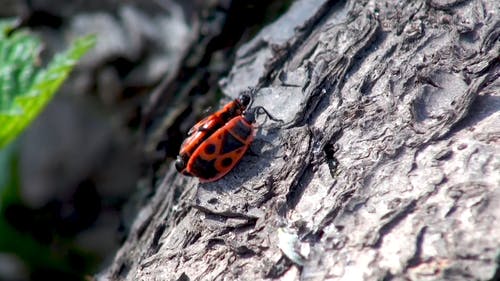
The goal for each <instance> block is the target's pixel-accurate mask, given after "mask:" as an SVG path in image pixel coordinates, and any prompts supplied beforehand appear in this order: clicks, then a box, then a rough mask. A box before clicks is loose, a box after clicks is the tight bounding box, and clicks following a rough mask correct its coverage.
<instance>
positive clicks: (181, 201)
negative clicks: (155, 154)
mask: <svg viewBox="0 0 500 281" xmlns="http://www.w3.org/2000/svg"><path fill="white" fill-rule="evenodd" d="M499 13H500V8H499V4H498V2H497V1H496V0H476V1H460V0H458V1H452V0H448V1H444V0H428V1H422V0H420V1H406V2H405V1H392V0H385V1H347V2H338V1H321V0H315V1H313V0H304V1H297V2H295V3H294V4H293V5H292V6H291V7H290V9H289V10H288V11H287V12H286V13H285V14H284V15H283V16H282V17H281V18H280V19H279V20H277V21H276V22H274V23H272V24H271V25H269V26H267V27H265V28H264V29H263V30H262V31H261V32H260V34H258V35H257V36H256V37H255V38H254V39H253V40H252V41H251V42H249V43H248V44H246V45H245V46H244V47H242V48H241V49H240V50H239V52H238V55H237V60H236V63H235V65H234V67H233V69H232V71H231V73H230V74H229V75H228V77H227V78H226V79H225V80H224V81H223V82H222V87H223V89H224V90H225V92H226V93H228V94H229V95H230V96H233V97H234V96H236V95H237V94H238V92H239V91H241V90H243V89H246V88H247V87H256V88H258V89H260V90H259V91H258V93H257V95H256V97H255V103H256V104H259V105H264V106H265V107H266V108H267V109H268V111H270V112H271V113H272V114H274V115H275V116H276V117H278V118H282V119H284V120H285V122H287V123H288V124H287V125H286V126H284V127H279V126H278V125H279V124H276V123H274V122H272V121H271V120H265V118H260V119H259V120H258V124H260V125H261V126H260V128H259V131H258V134H257V137H256V140H255V142H254V144H253V145H252V151H253V152H254V154H248V155H246V156H245V157H244V158H243V160H242V161H241V163H240V164H239V165H238V166H237V168H235V169H234V170H233V171H232V172H231V173H230V174H228V175H227V176H226V177H224V178H223V179H222V180H219V181H217V182H214V183H207V184H200V183H199V182H198V180H197V179H193V178H186V177H183V176H181V175H179V174H178V173H176V172H175V171H174V170H175V169H174V168H173V166H172V167H171V169H170V171H169V172H168V173H167V174H166V176H165V179H164V180H163V182H162V184H161V185H160V186H159V187H158V190H157V192H156V194H155V195H154V197H153V198H152V199H151V201H150V202H149V204H148V205H147V206H146V207H145V208H144V209H142V211H141V212H140V213H139V214H138V217H137V219H136V221H135V223H134V225H133V228H132V230H131V233H130V235H129V236H128V239H127V240H126V242H125V243H124V245H123V246H122V248H121V250H120V251H119V252H118V253H117V255H116V257H115V260H114V261H113V263H112V264H111V266H110V267H109V268H108V269H107V270H106V271H104V272H103V273H101V274H100V275H99V276H98V278H99V279H103V280H105V279H111V280H237V279H238V280H259V279H264V278H276V279H279V278H282V279H285V278H286V279H287V280H299V279H300V280H326V279H328V280H488V279H492V278H499V274H500V273H499V272H500V271H499V269H498V260H497V259H498V256H499V252H500V250H499V249H500V228H499V225H500V188H499V187H500V186H499V185H500V153H499V150H500V147H499V145H500V142H499V139H500V128H499V124H500V113H499V109H500V94H499V92H500V79H499V76H500V64H499V58H498V56H499V53H500V41H499V39H500V38H499V37H500V15H499ZM278 229H279V230H283V231H285V232H293V233H296V234H297V237H298V240H297V241H296V242H297V243H298V245H299V246H300V249H301V251H300V253H302V254H303V255H305V256H306V259H305V261H304V263H303V265H297V264H296V262H299V263H300V261H297V260H296V259H294V258H293V257H292V259H289V258H287V257H285V256H284V255H283V251H282V250H281V249H280V247H279V243H278V234H277V233H278ZM280 245H281V244H280ZM281 248H283V247H281ZM292 260H295V262H293V261H292Z"/></svg>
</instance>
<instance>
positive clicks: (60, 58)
mask: <svg viewBox="0 0 500 281" xmlns="http://www.w3.org/2000/svg"><path fill="white" fill-rule="evenodd" d="M11 26H12V22H7V23H6V22H0V148H2V147H4V146H5V145H6V144H7V143H9V142H10V141H11V140H13V139H14V138H15V137H16V136H17V135H19V133H21V132H22V130H24V129H25V128H26V127H27V126H28V125H29V124H30V123H31V122H32V121H33V120H34V118H35V117H36V116H37V115H38V114H39V113H40V112H41V111H42V110H43V108H44V107H45V106H46V105H47V103H48V102H49V101H50V100H51V98H52V97H53V96H54V94H55V93H56V91H57V89H59V87H60V86H61V84H62V83H63V82H64V80H65V79H66V78H67V77H68V75H69V73H70V72H71V70H72V69H73V67H74V66H75V64H76V63H77V62H78V60H79V59H80V58H81V57H82V56H83V55H84V54H85V53H86V52H87V51H88V50H89V49H90V48H92V47H93V46H94V44H95V36H92V35H88V36H84V37H82V38H79V39H77V40H76V41H75V42H73V44H72V45H71V46H70V48H69V49H68V50H67V51H65V52H63V53H61V54H58V55H56V56H55V57H54V58H53V60H52V61H51V62H50V63H49V64H48V65H47V67H45V68H42V67H41V66H40V61H39V60H40V59H39V57H38V54H39V53H40V50H41V46H42V45H41V43H40V40H39V39H38V38H36V37H34V36H32V35H30V34H29V33H27V32H25V31H22V30H21V31H14V32H13V33H12V34H9V32H10V31H11V30H12V27H11Z"/></svg>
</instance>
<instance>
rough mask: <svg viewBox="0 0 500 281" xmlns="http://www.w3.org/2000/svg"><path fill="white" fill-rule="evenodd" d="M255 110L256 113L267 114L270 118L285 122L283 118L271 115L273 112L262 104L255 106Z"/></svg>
mask: <svg viewBox="0 0 500 281" xmlns="http://www.w3.org/2000/svg"><path fill="white" fill-rule="evenodd" d="M254 110H255V114H265V115H267V117H269V119H271V120H273V121H275V122H280V123H284V121H283V120H281V119H278V118H276V117H274V116H273V115H271V113H269V112H268V111H267V110H266V109H265V108H264V107H262V106H256V107H254Z"/></svg>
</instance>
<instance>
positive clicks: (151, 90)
mask: <svg viewBox="0 0 500 281" xmlns="http://www.w3.org/2000/svg"><path fill="white" fill-rule="evenodd" d="M289 2H290V1H264V0H262V1H249V0H247V1H243V0H240V1H229V0H226V1H222V0H221V1H217V0H213V1H201V0H199V1H167V0H156V1H140V0H136V1H133V0H129V1H126V0H99V1H97V0H77V1H63V0H29V1H28V0H26V1H20V0H0V7H1V8H0V17H2V18H13V17H15V18H17V19H19V20H20V21H21V22H22V25H23V26H24V27H26V28H28V29H30V30H31V31H32V32H34V33H35V34H37V35H38V36H39V37H40V38H41V39H42V41H43V42H44V46H45V49H44V51H43V52H42V54H41V55H42V59H45V58H49V57H52V56H53V55H54V54H55V53H57V52H60V51H61V50H64V49H66V48H67V47H68V45H69V43H70V42H71V41H73V40H74V39H75V38H77V37H79V36H83V35H85V34H89V33H93V34H96V35H97V44H96V46H95V47H94V49H93V50H91V51H90V52H89V53H88V54H87V55H86V56H85V57H84V59H83V60H82V61H81V63H80V64H79V65H78V67H77V68H76V69H75V71H74V72H73V73H72V75H71V77H70V78H69V79H68V80H67V81H66V82H65V84H64V86H63V87H62V88H61V89H60V91H59V92H58V94H57V95H56V97H55V99H54V100H53V101H52V102H51V103H50V104H49V105H48V107H47V108H46V110H45V111H44V112H43V113H42V114H41V115H40V116H39V117H38V119H37V120H36V121H35V122H34V123H33V124H32V126H31V127H30V128H29V129H28V130H27V131H25V132H24V133H23V135H22V136H21V138H20V140H18V142H17V144H16V145H15V146H16V149H19V153H18V154H17V158H16V159H14V163H15V167H17V168H16V169H17V171H16V172H17V173H18V174H19V179H17V184H18V188H19V190H20V194H21V200H20V201H19V202H18V203H15V204H10V205H8V206H4V207H5V208H3V209H4V210H5V211H4V212H3V213H2V214H0V215H1V216H4V218H5V221H7V222H8V225H4V226H2V225H0V233H14V234H15V235H11V236H12V237H9V236H8V235H3V237H0V280H84V279H91V276H92V275H93V274H94V273H96V272H98V271H99V270H101V269H102V268H103V267H105V266H106V264H107V263H108V262H109V261H110V260H111V259H112V258H113V255H114V252H115V251H116V249H117V248H118V247H119V245H120V242H121V241H123V239H124V237H125V236H126V234H127V228H128V226H129V225H130V224H131V222H132V220H133V219H134V216H135V214H136V213H137V210H138V209H139V208H140V207H141V205H142V204H143V202H145V200H147V199H148V198H149V197H150V196H151V194H152V193H153V192H154V189H155V186H156V184H157V183H158V181H159V180H161V177H162V174H163V173H164V172H165V170H166V169H168V167H169V165H170V162H171V160H172V159H173V158H174V157H175V156H176V153H177V151H178V149H179V145H180V143H181V142H182V140H183V137H184V136H185V134H186V131H187V130H188V129H189V128H190V126H191V125H192V124H193V123H194V122H195V121H196V120H197V119H199V118H200V117H201V116H202V115H203V113H204V110H205V109H206V108H208V107H210V106H212V107H217V104H218V101H219V99H220V98H221V97H222V94H221V93H220V90H219V88H218V81H219V79H220V78H222V77H224V75H225V74H227V72H228V71H229V69H230V67H231V63H232V60H233V58H234V55H235V52H236V50H237V48H238V46H240V45H241V44H242V43H244V42H245V41H248V40H249V39H251V38H252V36H253V35H255V33H256V32H258V31H259V30H260V28H261V27H262V26H263V25H265V24H266V23H268V22H269V21H272V20H274V19H276V18H277V17H278V16H279V15H280V14H281V13H282V12H283V11H284V10H285V9H286V8H287V7H288V5H289ZM0 200H1V199H0ZM0 204H1V202H0ZM2 227H4V228H9V231H10V232H9V231H3V230H2V229H1V228H2ZM2 240H3V241H2ZM2 245H3V246H2ZM2 247H3V248H2Z"/></svg>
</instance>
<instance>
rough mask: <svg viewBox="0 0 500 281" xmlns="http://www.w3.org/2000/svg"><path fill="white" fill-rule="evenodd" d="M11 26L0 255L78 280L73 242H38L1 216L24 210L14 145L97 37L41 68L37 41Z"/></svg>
mask: <svg viewBox="0 0 500 281" xmlns="http://www.w3.org/2000/svg"><path fill="white" fill-rule="evenodd" d="M13 26H14V21H12V20H10V21H5V20H4V21H0V253H10V254H13V255H15V256H17V257H18V258H20V259H21V260H22V261H23V262H24V263H25V264H26V266H27V268H28V269H29V270H31V271H33V270H40V269H42V270H47V271H49V272H58V273H57V274H56V275H59V276H65V277H68V278H71V279H74V277H76V278H77V279H79V278H81V276H80V275H79V274H81V271H82V269H81V268H79V269H76V268H74V266H73V263H72V261H70V260H68V255H69V254H71V255H73V256H82V260H84V261H83V262H82V264H84V265H83V267H85V266H86V264H88V262H87V261H85V260H88V258H86V257H85V254H82V253H80V252H79V250H78V249H76V248H75V247H74V246H72V243H71V241H65V240H64V239H61V240H59V241H57V244H56V245H54V243H52V245H51V244H46V243H42V242H40V241H39V240H37V239H35V238H34V237H33V236H32V235H31V234H30V233H27V232H24V231H22V230H20V229H17V228H16V227H15V226H13V225H12V223H11V222H10V221H8V220H7V219H6V215H5V214H6V211H7V210H8V209H9V208H11V207H12V206H22V198H21V196H20V185H21V178H20V173H19V149H18V144H17V143H16V142H12V141H13V140H14V139H15V138H16V137H17V136H18V135H19V134H20V133H21V132H22V131H23V130H24V129H25V128H26V127H27V126H28V125H29V124H30V123H31V122H32V121H33V120H34V119H35V117H36V116H37V115H38V114H39V113H40V112H41V111H42V110H43V108H44V107H45V106H46V105H47V103H48V102H49V101H50V100H51V98H52V97H53V96H54V94H55V93H56V91H57V89H58V88H59V87H60V86H61V84H62V83H63V82H64V80H65V79H66V78H67V77H68V75H69V73H70V72H71V70H72V69H73V67H74V66H75V65H76V63H77V62H78V60H79V59H80V58H81V57H82V56H83V55H84V54H85V53H86V52H87V51H88V50H89V49H90V48H92V47H93V46H94V44H95V37H94V36H85V37H82V38H79V39H77V40H76V41H75V42H74V43H73V44H72V45H71V46H70V47H69V49H68V50H67V51H65V52H63V53H60V54H57V55H56V56H55V57H54V58H53V59H52V60H51V61H50V62H49V63H48V64H46V67H43V65H42V63H41V59H40V57H39V54H40V52H41V50H42V44H41V42H40V40H39V39H38V38H37V37H35V36H33V35H32V34H30V33H29V32H28V31H27V30H18V29H15V28H14V27H13ZM55 248H56V249H55Z"/></svg>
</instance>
